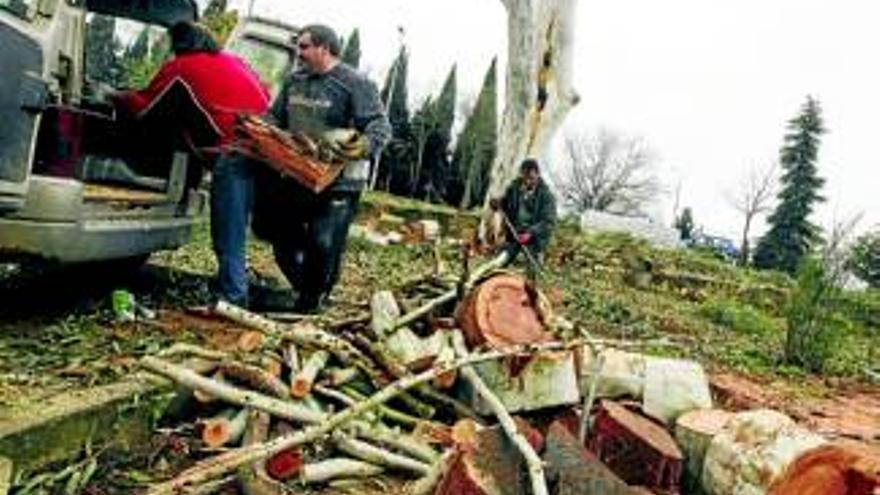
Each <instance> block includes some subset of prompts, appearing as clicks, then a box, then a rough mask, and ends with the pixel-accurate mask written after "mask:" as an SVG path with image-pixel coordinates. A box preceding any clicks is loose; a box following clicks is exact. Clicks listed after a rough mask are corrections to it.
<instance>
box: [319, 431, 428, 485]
mask: <svg viewBox="0 0 880 495" xmlns="http://www.w3.org/2000/svg"><path fill="white" fill-rule="evenodd" d="M333 441H334V443H335V444H336V447H337V448H338V449H339V450H340V451H342V452H344V453H346V454H348V455H350V456H352V457H355V458H357V459H361V460H363V461H367V462H369V463H372V464H377V465H379V466H386V467H389V468H392V469H396V470H402V471H408V472H411V473H415V474H417V475H419V476H425V475H427V474H428V472H429V471H430V466H428V465H427V464H424V463H422V462H420V461H417V460H415V459H410V458H409V457H406V456H404V455H400V454H396V453H394V452H390V451H388V450H385V449H382V448H379V447H376V446H375V445H372V444H370V443H367V442H364V441H363V440H358V439H356V438H352V437H350V436H348V435H346V434H344V433H342V432H339V431H337V432H336V433H334V435H333Z"/></svg>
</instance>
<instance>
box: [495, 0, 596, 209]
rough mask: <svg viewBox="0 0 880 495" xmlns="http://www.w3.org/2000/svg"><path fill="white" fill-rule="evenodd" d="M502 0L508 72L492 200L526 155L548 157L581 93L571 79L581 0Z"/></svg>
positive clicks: (513, 174)
mask: <svg viewBox="0 0 880 495" xmlns="http://www.w3.org/2000/svg"><path fill="white" fill-rule="evenodd" d="M500 1H501V3H502V4H503V5H504V8H505V9H506V10H507V76H506V91H505V103H504V115H503V117H502V120H501V129H500V133H499V136H498V154H497V155H496V157H495V162H494V163H493V165H492V173H491V180H490V185H489V191H488V192H489V194H487V200H488V198H492V197H497V196H499V195H501V193H502V192H503V191H504V188H505V186H506V185H507V183H508V182H509V181H510V180H511V179H512V178H513V177H514V176H515V175H516V171H517V167H518V166H519V162H520V161H522V159H523V158H525V157H526V156H534V157H538V158H546V157H547V151H548V148H549V144H550V141H551V140H552V139H553V136H554V135H555V134H556V131H557V130H558V129H559V126H560V125H561V124H562V121H563V119H564V118H565V116H566V115H567V114H568V112H569V110H571V108H572V107H573V106H574V105H575V104H577V102H578V99H579V98H578V95H577V93H576V92H575V90H574V87H573V84H572V77H573V74H572V72H573V70H572V69H573V64H572V59H573V54H574V32H575V25H574V24H575V17H576V16H575V15H574V9H575V5H576V3H577V0H500Z"/></svg>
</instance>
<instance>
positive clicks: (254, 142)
mask: <svg viewBox="0 0 880 495" xmlns="http://www.w3.org/2000/svg"><path fill="white" fill-rule="evenodd" d="M232 148H233V149H235V150H236V151H238V152H239V153H242V154H245V155H248V156H250V157H251V158H254V159H256V160H259V161H261V162H263V163H265V164H267V165H269V166H270V167H272V168H273V169H275V170H277V171H278V172H280V173H281V174H283V175H285V176H288V177H291V178H293V179H295V180H296V181H297V182H299V183H300V184H302V185H303V186H305V187H307V188H309V189H311V190H312V191H314V192H315V193H319V192H321V191H323V190H324V189H325V188H326V187H327V186H328V185H330V184H331V183H332V182H333V181H334V180H335V179H336V177H338V176H339V173H340V172H342V169H343V168H344V167H345V164H344V163H343V162H342V161H341V160H339V159H337V158H336V156H335V155H334V154H333V153H332V152H331V151H330V150H329V149H327V147H326V146H323V145H322V143H321V141H319V140H315V139H312V138H310V137H309V136H307V135H305V134H299V133H297V134H291V133H289V132H286V131H284V130H282V129H279V128H278V127H275V126H274V125H272V124H270V123H268V122H265V121H263V120H260V119H259V118H258V117H255V116H252V115H241V116H239V118H238V122H237V123H236V140H235V143H234V144H233V145H232Z"/></svg>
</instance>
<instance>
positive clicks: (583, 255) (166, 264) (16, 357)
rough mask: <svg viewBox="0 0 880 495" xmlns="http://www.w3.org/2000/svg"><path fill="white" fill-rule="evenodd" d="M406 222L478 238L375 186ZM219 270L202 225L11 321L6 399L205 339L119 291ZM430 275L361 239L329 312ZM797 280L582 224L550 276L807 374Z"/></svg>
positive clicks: (610, 307) (847, 364) (0, 329)
mask: <svg viewBox="0 0 880 495" xmlns="http://www.w3.org/2000/svg"><path fill="white" fill-rule="evenodd" d="M383 214H384V217H385V218H388V217H389V214H390V215H391V216H392V217H397V220H396V222H394V221H392V222H386V221H382V220H379V217H380V216H382V215H383ZM400 218H403V219H404V220H411V219H421V218H436V219H438V220H440V221H441V223H442V224H444V225H445V226H447V227H448V230H446V232H448V233H451V234H453V235H458V236H467V235H470V233H469V232H470V231H472V229H473V228H474V226H475V225H476V221H477V219H476V216H474V215H472V214H465V215H462V214H458V213H456V211H455V210H453V209H450V208H444V207H437V206H433V205H424V204H421V203H418V202H414V201H410V200H404V199H399V198H392V197H389V196H386V195H368V196H367V197H366V198H365V201H364V203H363V207H362V212H361V217H360V219H359V221H360V222H365V223H369V224H371V225H374V226H378V228H383V227H395V226H397V227H399V221H400ZM457 253H458V248H456V247H455V246H454V245H452V244H450V245H448V246H446V247H444V249H443V256H444V258H445V260H446V262H447V264H448V266H450V267H452V269H453V270H454V268H455V266H456V265H457V262H456V260H457V259H458V254H457ZM249 259H250V264H251V267H252V269H253V271H254V272H255V274H257V277H258V278H261V279H263V282H264V283H265V282H266V281H268V282H269V283H271V284H282V285H283V284H284V282H283V281H282V278H281V277H280V275H279V273H278V271H277V269H275V267H274V263H273V261H272V256H271V251H270V249H269V248H268V247H267V246H266V245H265V244H263V243H260V242H256V241H254V242H253V243H252V244H251V246H250V248H249ZM215 267H216V265H215V262H214V257H213V254H212V252H211V248H210V241H209V238H208V232H207V226H204V227H203V228H202V229H201V230H200V231H199V233H198V235H197V238H196V239H195V242H193V243H192V244H190V245H189V246H186V247H184V248H181V249H178V250H176V251H173V252H166V253H159V254H157V255H155V256H154V257H153V258H152V260H151V262H150V264H149V265H148V267H147V269H146V270H143V271H142V272H141V273H140V274H139V275H138V276H136V277H134V278H130V279H122V280H120V281H118V282H117V281H113V282H107V284H106V287H104V288H103V289H101V288H98V289H94V290H90V291H89V295H88V297H82V298H80V297H78V296H74V303H72V304H71V306H70V309H69V310H63V311H57V312H55V313H54V314H51V315H48V316H47V315H44V314H42V315H40V316H39V317H27V316H25V317H21V318H18V319H5V320H4V321H2V322H0V405H2V404H3V403H4V402H7V401H8V400H10V399H11V398H12V397H14V396H16V395H17V391H18V390H21V387H25V388H28V389H30V390H33V386H34V385H37V386H38V387H44V388H45V392H47V393H48V392H49V390H50V389H56V388H57V387H62V388H64V387H68V386H71V385H74V384H76V383H78V384H80V385H88V384H93V383H102V382H106V381H111V380H114V379H116V378H118V376H119V375H121V374H124V373H126V372H128V371H129V369H130V368H129V367H128V366H126V365H125V364H126V363H131V362H132V361H131V358H132V357H136V356H138V355H142V354H144V353H151V352H155V351H157V350H158V349H160V348H162V347H164V346H165V345H168V344H169V343H170V342H172V341H173V340H194V341H198V340H199V339H200V338H202V337H201V332H200V329H198V328H177V329H175V331H174V332H169V331H168V329H165V330H161V329H158V328H155V327H154V326H151V325H142V324H138V325H116V324H113V322H112V318H111V315H110V313H109V306H110V304H109V300H110V294H109V292H110V291H111V290H112V289H113V288H117V287H126V288H128V289H129V290H131V291H132V292H133V293H134V294H135V295H136V297H137V298H138V300H139V301H141V302H143V303H145V304H147V305H148V306H150V307H153V308H178V309H180V308H185V307H187V306H191V305H194V304H204V303H206V302H207V300H208V297H209V292H208V283H209V281H210V279H211V277H212V275H213V273H214V270H215V269H216V268H215ZM430 270H431V249H430V248H428V247H425V246H415V245H399V246H387V247H379V246H375V245H372V244H369V243H367V242H365V241H362V240H357V239H353V240H351V242H350V243H349V247H348V255H347V258H346V266H345V270H344V273H343V279H342V281H341V283H340V284H339V287H338V290H337V292H336V293H335V298H336V300H337V301H339V302H340V304H337V305H335V306H334V307H333V308H332V309H331V313H333V314H341V313H350V312H352V311H363V309H364V304H365V303H366V302H367V301H368V300H369V299H368V298H369V295H370V294H371V293H372V292H373V291H375V290H377V289H379V288H390V289H392V290H395V289H400V288H401V287H402V286H403V285H404V283H405V282H406V281H407V280H411V279H412V278H413V277H416V276H418V275H420V274H427V273H430ZM90 277H91V278H100V276H96V275H90ZM87 278H88V277H87ZM76 283H79V282H76ZM68 285H69V284H68ZM74 285H76V284H74ZM791 285H792V282H791V280H790V279H788V278H787V277H785V276H781V275H778V274H774V273H767V272H756V271H751V270H742V269H738V268H735V267H733V266H731V265H729V264H725V263H723V262H720V261H717V260H714V259H711V258H709V257H707V256H705V255H701V254H699V253H694V252H691V251H684V250H676V251H668V250H657V249H652V248H650V247H649V246H647V245H646V244H645V243H643V242H640V241H636V240H633V239H632V238H629V237H626V236H620V235H586V234H583V233H580V232H578V231H577V229H576V228H574V227H573V226H570V225H562V226H561V227H560V228H559V229H558V231H557V235H556V237H555V239H554V242H553V245H552V247H551V249H550V252H549V253H548V257H547V261H546V267H545V275H544V279H543V282H542V287H543V288H544V289H545V290H546V292H548V294H549V295H550V297H551V300H553V301H554V302H555V303H556V307H557V309H558V310H559V311H560V312H561V313H562V314H564V315H565V316H567V317H568V318H569V319H570V320H572V321H575V322H577V323H579V324H581V325H583V326H584V327H585V328H587V329H589V330H590V331H591V332H593V333H595V334H599V335H607V336H614V337H619V336H622V337H626V338H649V337H658V336H664V337H667V338H668V339H670V340H672V341H673V342H675V343H676V346H675V347H672V348H668V347H666V348H661V349H657V350H656V352H661V353H666V354H675V355H685V356H692V357H695V358H697V359H699V360H700V361H701V362H703V363H704V364H706V365H707V366H709V367H710V368H725V369H727V368H733V369H737V370H743V371H748V372H750V373H757V374H762V375H771V376H776V377H779V376H792V375H793V377H794V378H797V377H799V376H800V375H801V374H802V372H801V371H800V370H799V369H797V368H793V367H787V366H782V365H780V364H779V357H780V355H781V350H782V344H783V341H784V328H785V321H784V317H783V308H784V307H785V301H786V298H787V293H788V291H789V289H790V287H791ZM12 293H13V294H14V293H17V292H16V291H12ZM398 295H399V296H403V297H402V299H403V302H404V304H407V302H409V304H411V305H412V304H415V301H407V297H406V294H398ZM46 297H52V296H46ZM845 313H846V320H847V325H844V326H843V328H844V331H842V333H841V335H840V340H839V342H838V343H837V344H836V346H835V357H834V358H833V359H832V360H831V362H830V365H829V369H828V374H830V375H838V376H860V374H861V373H862V370H863V369H864V368H865V367H867V366H869V362H870V359H871V358H870V353H871V352H872V350H873V349H874V348H875V347H877V343H878V334H880V297H878V295H877V293H876V292H875V293H873V294H861V295H857V294H850V295H848V298H847V307H846V311H845ZM872 339H873V340H872ZM875 354H876V353H875ZM874 359H875V361H874V363H873V366H874V367H875V368H876V367H877V364H878V363H877V362H876V357H875V358H874ZM792 381H793V382H796V381H797V380H792Z"/></svg>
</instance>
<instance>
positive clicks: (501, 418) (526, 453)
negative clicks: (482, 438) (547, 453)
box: [452, 332, 548, 495]
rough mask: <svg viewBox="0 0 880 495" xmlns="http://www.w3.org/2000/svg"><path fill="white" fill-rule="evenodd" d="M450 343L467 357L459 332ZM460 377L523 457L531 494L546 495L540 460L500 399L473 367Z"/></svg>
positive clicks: (457, 352)
mask: <svg viewBox="0 0 880 495" xmlns="http://www.w3.org/2000/svg"><path fill="white" fill-rule="evenodd" d="M452 342H453V345H454V346H455V351H456V354H458V355H459V356H460V357H462V358H465V357H467V355H468V351H467V348H466V347H465V345H464V336H463V335H462V334H461V333H460V332H455V333H454V334H453V336H452ZM461 376H462V377H463V378H464V379H465V380H467V381H468V382H469V383H470V385H471V387H473V388H474V390H475V391H476V392H477V393H478V394H479V395H480V396H481V397H482V398H483V399H484V400H485V401H486V404H487V405H488V406H489V409H491V410H492V412H493V413H494V414H495V417H497V418H498V422H499V423H500V424H501V427H502V428H504V432H505V433H507V436H508V437H510V440H511V441H512V442H513V444H514V445H516V447H517V449H519V451H520V452H521V453H522V455H523V457H525V459H526V465H527V466H528V471H529V478H530V479H531V481H532V494H533V495H548V491H547V480H546V478H545V477H544V464H543V462H542V461H541V458H540V457H538V454H537V453H535V449H533V448H532V446H531V444H529V441H528V440H526V437H524V436H523V435H522V434H521V433H520V432H519V430H518V429H517V427H516V423H514V422H513V418H512V417H511V416H510V413H509V412H507V409H506V408H505V407H504V404H503V403H502V402H501V399H499V398H498V396H497V395H495V393H494V392H492V390H491V389H490V388H489V387H488V386H487V385H486V383H485V382H483V379H482V378H480V375H478V374H477V372H476V371H474V368H473V367H471V366H463V367H462V368H461Z"/></svg>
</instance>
